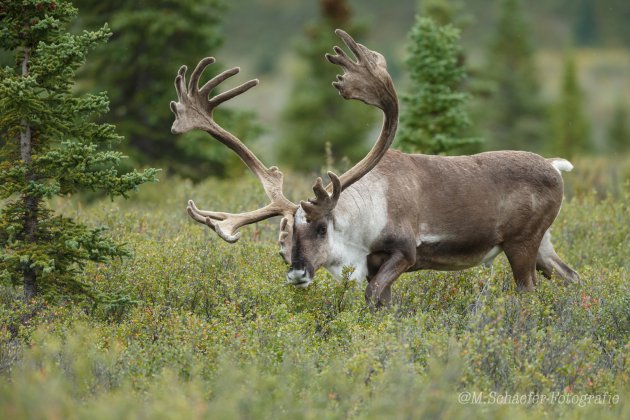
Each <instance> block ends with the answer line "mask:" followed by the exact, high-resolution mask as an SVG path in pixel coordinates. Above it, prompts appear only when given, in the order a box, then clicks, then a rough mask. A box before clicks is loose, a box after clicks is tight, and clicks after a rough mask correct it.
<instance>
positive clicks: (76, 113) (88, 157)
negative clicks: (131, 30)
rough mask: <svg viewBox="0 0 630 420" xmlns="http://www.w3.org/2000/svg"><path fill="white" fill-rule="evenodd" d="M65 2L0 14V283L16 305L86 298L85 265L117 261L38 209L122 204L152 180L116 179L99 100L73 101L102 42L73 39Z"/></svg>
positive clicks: (85, 233)
mask: <svg viewBox="0 0 630 420" xmlns="http://www.w3.org/2000/svg"><path fill="white" fill-rule="evenodd" d="M76 13H77V11H76V9H75V8H74V7H73V6H72V4H71V2H70V1H67V0H21V1H13V2H8V3H7V2H3V3H2V6H0V22H1V23H0V35H1V36H0V48H1V49H4V50H7V51H12V52H13V53H14V54H15V58H16V59H15V65H13V66H6V67H4V68H2V69H0V109H2V113H1V114H0V204H1V207H0V281H1V282H2V283H10V284H20V283H21V284H23V285H24V296H25V298H27V299H30V298H32V297H33V296H35V295H36V294H38V293H45V292H51V291H57V292H62V293H67V292H86V293H89V290H88V289H87V288H86V287H85V286H84V285H83V284H81V283H80V282H79V281H78V280H77V277H76V275H75V274H76V273H77V272H78V270H80V268H81V266H82V265H83V264H84V263H85V262H86V261H88V260H91V261H107V260H108V259H110V258H113V257H117V256H123V255H127V251H126V250H125V248H124V247H123V246H121V245H120V244H117V243H115V242H114V241H113V240H111V239H109V238H108V237H107V236H105V235H104V233H103V229H100V228H96V229H94V228H90V227H88V226H85V225H83V224H81V223H79V222H77V221H75V220H72V219H70V218H67V217H64V216H61V215H58V214H55V212H54V211H53V210H52V209H51V208H50V205H49V203H48V199H50V198H52V197H55V196H67V195H71V194H74V193H77V192H80V191H102V192H105V193H107V194H109V195H111V196H116V195H123V196H124V195H125V194H126V193H127V192H128V191H130V190H133V189H135V188H136V187H137V186H138V185H140V184H142V183H144V182H146V181H150V180H153V179H154V177H155V172H156V171H155V170H153V169H150V170H146V171H144V172H137V171H131V172H128V173H126V174H124V175H120V174H119V173H118V172H117V169H116V168H117V166H118V164H119V163H120V161H121V159H123V157H124V156H123V155H121V153H118V152H115V151H112V150H108V148H109V147H110V146H111V145H114V144H116V143H118V142H119V141H120V140H121V137H120V136H118V135H117V134H116V132H115V130H114V127H113V126H112V125H108V124H97V123H94V122H92V119H93V118H94V117H95V116H97V115H99V114H102V113H104V112H106V111H107V107H108V101H107V96H106V95H105V94H104V93H101V94H95V95H84V96H76V95H75V94H73V79H74V76H75V72H76V71H77V69H78V68H79V66H81V64H83V62H84V61H85V57H86V53H87V52H88V50H90V49H92V48H93V47H94V46H95V45H97V44H100V43H103V42H105V41H106V39H107V38H108V37H109V36H110V32H109V29H108V28H107V26H105V27H103V28H101V29H99V30H97V31H94V32H83V33H81V34H79V35H74V34H71V33H69V32H68V30H67V26H68V24H69V23H70V22H71V21H72V20H73V18H74V17H75V16H76Z"/></svg>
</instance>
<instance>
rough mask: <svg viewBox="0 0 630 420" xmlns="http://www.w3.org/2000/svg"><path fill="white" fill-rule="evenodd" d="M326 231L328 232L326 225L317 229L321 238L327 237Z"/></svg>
mask: <svg viewBox="0 0 630 420" xmlns="http://www.w3.org/2000/svg"><path fill="white" fill-rule="evenodd" d="M326 230H327V228H326V225H322V226H320V227H319V228H318V229H317V234H318V235H320V236H324V235H326Z"/></svg>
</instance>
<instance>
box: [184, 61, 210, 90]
mask: <svg viewBox="0 0 630 420" xmlns="http://www.w3.org/2000/svg"><path fill="white" fill-rule="evenodd" d="M215 61H216V60H215V58H214V57H206V58H204V59H202V60H200V61H199V63H197V66H196V67H195V69H194V70H193V72H192V74H191V75H190V82H188V91H189V92H197V91H198V90H199V78H200V77H201V75H202V74H203V71H204V70H205V69H206V67H208V66H209V65H210V64H214V62H215Z"/></svg>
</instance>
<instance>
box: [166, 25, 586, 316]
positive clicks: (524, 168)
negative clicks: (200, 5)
mask: <svg viewBox="0 0 630 420" xmlns="http://www.w3.org/2000/svg"><path fill="white" fill-rule="evenodd" d="M335 33H336V34H337V35H338V36H339V37H340V38H341V39H342V40H343V41H344V43H345V44H346V45H347V47H348V48H349V49H350V51H351V52H352V53H353V55H354V56H355V59H353V58H351V57H350V56H349V55H348V54H347V53H346V52H345V51H344V50H342V49H341V48H339V47H337V46H335V47H333V50H334V51H335V54H334V55H331V54H326V59H327V60H328V61H330V62H331V63H333V64H336V65H338V66H340V67H341V68H342V69H343V75H340V76H337V80H336V81H335V82H333V86H334V87H335V88H336V89H337V90H338V91H339V93H340V94H341V96H342V97H344V98H345V99H357V100H360V101H362V102H364V103H366V104H368V105H372V106H375V107H377V108H380V109H381V110H382V111H383V115H384V121H383V127H382V129H381V133H380V135H379V137H378V139H377V140H376V142H375V144H374V146H373V147H372V149H371V150H370V152H369V153H368V154H367V155H366V156H365V157H364V158H363V159H362V160H361V161H360V162H358V163H357V164H356V165H355V166H354V167H352V168H351V169H350V170H348V171H347V172H345V173H344V174H342V175H341V176H340V177H338V176H337V175H335V174H334V173H332V172H329V173H328V176H329V178H330V181H331V182H330V184H328V185H327V186H326V187H324V186H323V183H322V180H321V178H318V179H317V181H316V182H315V185H314V186H313V192H314V193H315V198H312V199H310V200H308V201H306V202H305V201H301V202H300V203H299V205H298V204H295V203H293V202H291V201H290V200H288V199H287V198H286V197H285V196H284V194H283V192H282V181H283V178H282V173H281V172H280V171H279V170H278V168H276V167H275V166H272V167H270V168H267V167H266V166H265V165H264V164H263V163H262V162H261V161H260V160H259V159H258V158H257V157H256V156H255V155H254V154H253V153H252V152H251V151H250V150H249V149H248V148H247V147H246V146H245V145H244V144H243V143H242V142H241V141H240V140H239V139H238V138H236V137H235V136H234V135H232V134H231V133H229V132H227V131H225V130H224V129H223V128H222V127H221V126H219V125H218V124H217V123H216V122H215V121H214V119H213V111H214V109H215V108H216V107H217V106H219V105H220V104H221V103H223V102H225V101H227V100H229V99H231V98H233V97H235V96H237V95H240V94H242V93H243V92H245V91H247V90H249V89H250V88H252V87H254V86H255V85H257V84H258V80H250V81H249V82H246V83H244V84H242V85H240V86H237V87H235V88H232V89H230V90H228V91H226V92H223V93H221V94H219V95H216V96H214V97H209V95H210V92H211V91H212V90H213V89H214V88H215V87H216V86H218V85H219V84H220V83H222V82H223V81H224V80H225V79H227V78H229V77H231V76H233V75H235V74H236V73H238V72H239V69H238V68H234V69H231V70H226V71H224V72H223V73H221V74H219V75H218V76H215V77H214V78H213V79H212V80H210V81H209V82H207V83H206V84H205V85H203V86H201V87H199V78H200V76H201V74H202V73H203V71H204V70H205V68H206V67H207V66H208V65H210V64H212V63H214V58H212V57H209V58H205V59H203V60H201V61H200V62H199V64H198V65H197V67H196V68H195V70H194V71H193V72H192V74H191V77H190V81H189V83H188V84H186V80H185V78H186V70H187V69H186V67H185V66H182V67H181V68H180V70H179V73H178V75H177V77H176V78H175V88H176V90H177V96H178V101H177V102H171V109H172V111H173V113H174V114H175V122H174V123H173V128H172V132H173V133H174V134H178V133H184V132H186V131H189V130H193V129H200V130H204V131H206V132H208V133H209V134H210V135H211V136H213V137H214V138H215V139H217V140H218V141H220V142H221V143H223V144H224V145H226V146H227V147H229V148H230V149H232V150H233V151H234V152H235V153H236V154H237V155H238V156H239V157H240V158H241V159H242V160H243V162H244V163H245V164H246V165H247V166H248V167H249V168H250V170H251V171H252V172H253V173H254V175H256V176H257V177H258V179H259V180H260V182H261V184H262V186H263V189H264V190H265V193H266V194H267V196H268V197H269V200H270V203H269V204H268V205H266V206H265V207H263V208H260V209H257V210H254V211H250V212H246V213H239V214H230V213H224V212H215V211H208V210H200V209H198V208H197V207H196V206H195V204H194V203H193V202H192V201H189V204H188V208H187V209H188V213H189V215H190V216H191V217H192V218H193V219H194V220H196V221H197V222H199V223H203V224H205V225H207V226H208V227H210V228H211V229H212V230H214V231H215V232H216V233H217V234H218V235H219V236H220V237H221V238H222V239H223V240H225V241H227V242H236V241H237V240H238V239H239V237H240V233H239V232H238V229H239V228H240V227H241V226H244V225H247V224H251V223H255V222H259V221H261V220H264V219H268V218H270V217H273V216H282V220H281V222H280V237H279V242H280V253H281V255H282V257H283V258H284V260H285V261H286V262H287V263H288V264H289V271H288V273H287V276H286V278H287V282H289V283H291V284H294V285H296V286H299V287H306V286H308V285H309V284H310V282H311V281H312V279H313V276H314V274H315V271H316V270H317V269H318V268H320V267H325V268H326V269H327V270H328V271H330V272H331V273H332V274H333V276H335V277H337V278H339V277H341V275H342V270H343V268H344V267H346V266H352V267H354V272H353V274H352V278H354V279H356V280H358V281H362V280H363V279H365V278H367V280H368V285H367V288H366V299H367V301H368V303H370V304H376V305H379V304H386V303H388V302H389V299H390V293H391V291H390V287H391V285H392V283H393V282H394V281H395V280H396V279H397V278H398V277H399V276H400V275H401V274H402V273H404V272H406V271H415V270H421V269H436V270H461V269H465V268H468V267H473V266H475V265H479V264H486V265H488V264H491V263H492V260H493V259H494V258H495V257H496V256H497V255H498V254H499V253H501V252H505V254H506V256H507V258H508V261H509V263H510V266H511V267H512V272H513V274H514V278H515V280H516V283H517V286H518V287H519V288H520V289H525V290H533V288H534V285H535V282H536V270H540V271H542V273H543V275H545V276H546V277H551V276H552V275H553V274H556V275H558V276H560V277H562V278H563V279H564V280H565V281H567V282H568V281H574V280H577V279H578V278H579V276H578V274H577V273H576V272H575V271H573V270H572V269H571V268H569V267H568V266H567V265H566V264H565V263H564V262H563V261H562V260H561V259H560V258H559V257H558V255H557V254H556V252H555V251H554V249H553V246H552V244H551V236H550V233H549V228H550V226H551V224H552V223H553V221H554V219H555V218H556V216H557V214H558V212H559V210H560V205H561V203H562V195H563V182H562V177H561V174H560V172H561V171H570V170H571V169H572V165H571V164H570V163H569V162H568V161H566V160H564V159H560V158H554V159H545V158H543V157H541V156H539V155H536V154H534V153H528V152H517V151H501V152H487V153H480V154H477V155H472V156H457V157H444V156H427V155H412V154H405V153H401V152H398V151H396V150H389V147H390V146H391V144H392V142H393V140H394V136H395V133H396V128H397V125H398V99H397V97H396V91H395V89H394V84H393V83H392V80H391V77H390V75H389V73H388V72H387V65H386V62H385V58H384V57H383V56H382V55H381V54H379V53H378V52H376V51H371V50H369V49H368V48H366V47H365V46H363V45H361V44H358V43H357V42H355V41H354V39H352V37H350V35H348V34H347V33H346V32H344V31H342V30H339V29H338V30H336V31H335Z"/></svg>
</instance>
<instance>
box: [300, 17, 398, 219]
mask: <svg viewBox="0 0 630 420" xmlns="http://www.w3.org/2000/svg"><path fill="white" fill-rule="evenodd" d="M335 34H337V36H339V37H340V38H341V39H342V40H343V42H344V43H345V44H346V45H347V46H348V48H349V49H350V51H352V53H353V54H354V56H355V57H356V61H355V60H353V59H352V58H350V57H349V56H348V55H347V54H346V52H345V51H344V50H342V49H341V48H339V47H338V46H335V47H333V50H334V51H335V53H336V54H335V55H331V54H326V59H327V60H328V61H330V62H331V63H332V64H336V65H338V66H340V67H341V68H342V69H343V75H338V76H337V80H336V81H334V82H333V86H334V87H335V88H336V89H337V90H338V91H339V94H340V95H341V96H342V97H343V98H345V99H358V100H360V101H362V102H365V103H366V104H368V105H373V106H376V107H378V108H380V109H381V110H382V111H383V113H384V116H385V120H384V122H383V127H382V128H381V133H380V135H379V137H378V140H377V141H376V143H375V144H374V146H372V149H371V150H370V152H369V153H368V154H367V155H366V156H365V157H364V158H363V159H361V161H359V162H358V163H357V164H356V165H354V166H353V167H352V168H350V169H349V170H348V171H347V172H345V173H344V174H343V175H341V176H340V177H339V178H337V176H336V175H334V174H332V176H331V174H330V173H329V176H330V178H331V183H330V184H328V185H327V186H326V191H323V192H324V193H325V194H326V195H328V194H329V193H332V196H329V200H326V199H323V196H322V190H323V188H320V186H321V179H318V180H317V181H316V183H315V185H314V186H313V191H315V195H316V197H317V198H316V199H315V200H311V202H310V203H302V208H304V211H305V212H306V214H307V218H308V219H313V220H314V219H316V218H317V216H319V215H321V214H326V213H328V212H330V211H331V210H332V208H334V205H335V204H336V202H337V201H336V199H334V196H335V190H336V189H337V188H336V183H337V182H338V183H340V188H338V193H336V194H337V198H338V196H339V193H341V191H343V190H345V189H346V188H348V187H349V186H350V185H352V184H353V183H355V182H356V181H357V180H359V179H360V178H361V177H362V176H364V175H365V174H366V173H368V172H369V171H371V170H372V168H374V166H376V164H377V163H378V162H379V161H380V160H381V158H382V157H383V155H385V152H387V149H389V147H390V146H391V144H392V142H393V141H394V135H395V134H396V128H397V127H398V98H397V97H396V90H395V89H394V83H393V82H392V79H391V77H390V75H389V73H388V72H387V63H386V62H385V58H384V57H383V56H382V55H381V54H379V53H378V52H376V51H372V50H370V49H368V48H367V47H365V46H363V45H361V44H358V43H357V42H356V41H355V40H354V39H352V37H351V36H350V35H348V34H347V33H346V32H344V31H342V30H341V29H337V30H335ZM335 179H337V181H335ZM318 185H319V186H318ZM331 204H332V208H331V207H330V206H331Z"/></svg>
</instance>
